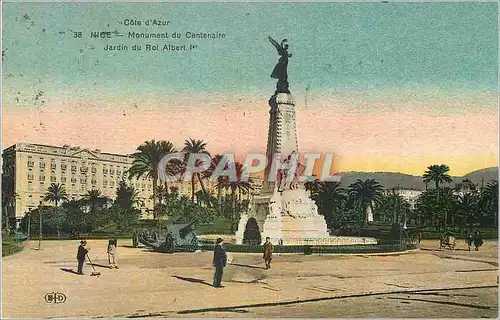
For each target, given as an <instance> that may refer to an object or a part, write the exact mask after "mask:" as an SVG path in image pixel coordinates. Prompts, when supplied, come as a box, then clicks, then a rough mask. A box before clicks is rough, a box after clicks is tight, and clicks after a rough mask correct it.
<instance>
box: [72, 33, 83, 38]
mask: <svg viewBox="0 0 500 320" xmlns="http://www.w3.org/2000/svg"><path fill="white" fill-rule="evenodd" d="M73 37H74V38H81V37H82V33H81V32H73Z"/></svg>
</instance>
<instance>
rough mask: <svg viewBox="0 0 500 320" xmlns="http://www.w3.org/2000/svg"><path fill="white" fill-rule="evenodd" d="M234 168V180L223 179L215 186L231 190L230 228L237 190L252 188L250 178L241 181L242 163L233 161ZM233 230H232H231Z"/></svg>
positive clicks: (243, 190)
mask: <svg viewBox="0 0 500 320" xmlns="http://www.w3.org/2000/svg"><path fill="white" fill-rule="evenodd" d="M233 165H234V169H235V172H236V180H235V181H231V180H230V179H223V180H221V181H219V182H218V183H217V185H216V188H221V189H226V190H231V204H232V205H231V229H233V224H234V218H235V217H236V194H237V192H242V193H247V192H249V191H250V190H252V189H253V187H252V186H251V183H252V179H251V178H248V180H247V181H243V180H242V179H241V178H242V176H243V172H244V169H243V165H242V164H241V163H238V162H234V163H233ZM231 231H233V230H231Z"/></svg>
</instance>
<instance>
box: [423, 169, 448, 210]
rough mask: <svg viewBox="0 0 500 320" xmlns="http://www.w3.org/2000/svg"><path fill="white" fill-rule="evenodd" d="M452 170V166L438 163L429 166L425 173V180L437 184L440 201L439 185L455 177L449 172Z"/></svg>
mask: <svg viewBox="0 0 500 320" xmlns="http://www.w3.org/2000/svg"><path fill="white" fill-rule="evenodd" d="M449 171H450V167H448V166H447V165H445V164H441V165H437V164H434V165H432V166H429V167H427V171H425V173H424V176H423V178H424V182H425V183H429V182H434V183H435V184H436V191H437V200H438V201H439V185H440V184H442V183H451V182H452V181H453V179H452V178H451V176H450V175H449V174H448V172H449Z"/></svg>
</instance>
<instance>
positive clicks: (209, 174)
mask: <svg viewBox="0 0 500 320" xmlns="http://www.w3.org/2000/svg"><path fill="white" fill-rule="evenodd" d="M223 159H224V158H223V156H221V155H220V154H216V155H215V156H213V157H212V161H211V162H210V167H208V169H207V170H206V171H205V172H203V177H204V178H205V179H210V178H211V177H212V176H213V174H214V172H215V170H216V168H217V166H218V165H219V163H220V162H221V161H222V160H223ZM226 168H227V165H226V166H225V167H224V169H226ZM226 179H227V176H218V177H217V184H216V186H215V187H216V189H217V204H218V207H219V212H220V213H222V211H221V208H222V197H221V196H222V187H221V186H222V185H224V181H225V180H226Z"/></svg>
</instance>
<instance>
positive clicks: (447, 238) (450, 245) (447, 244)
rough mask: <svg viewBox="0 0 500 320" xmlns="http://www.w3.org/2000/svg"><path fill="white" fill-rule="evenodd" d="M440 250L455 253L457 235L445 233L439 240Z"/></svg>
mask: <svg viewBox="0 0 500 320" xmlns="http://www.w3.org/2000/svg"><path fill="white" fill-rule="evenodd" d="M439 249H448V250H451V251H455V235H453V234H451V233H445V234H443V235H442V236H441V238H440V239H439Z"/></svg>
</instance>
